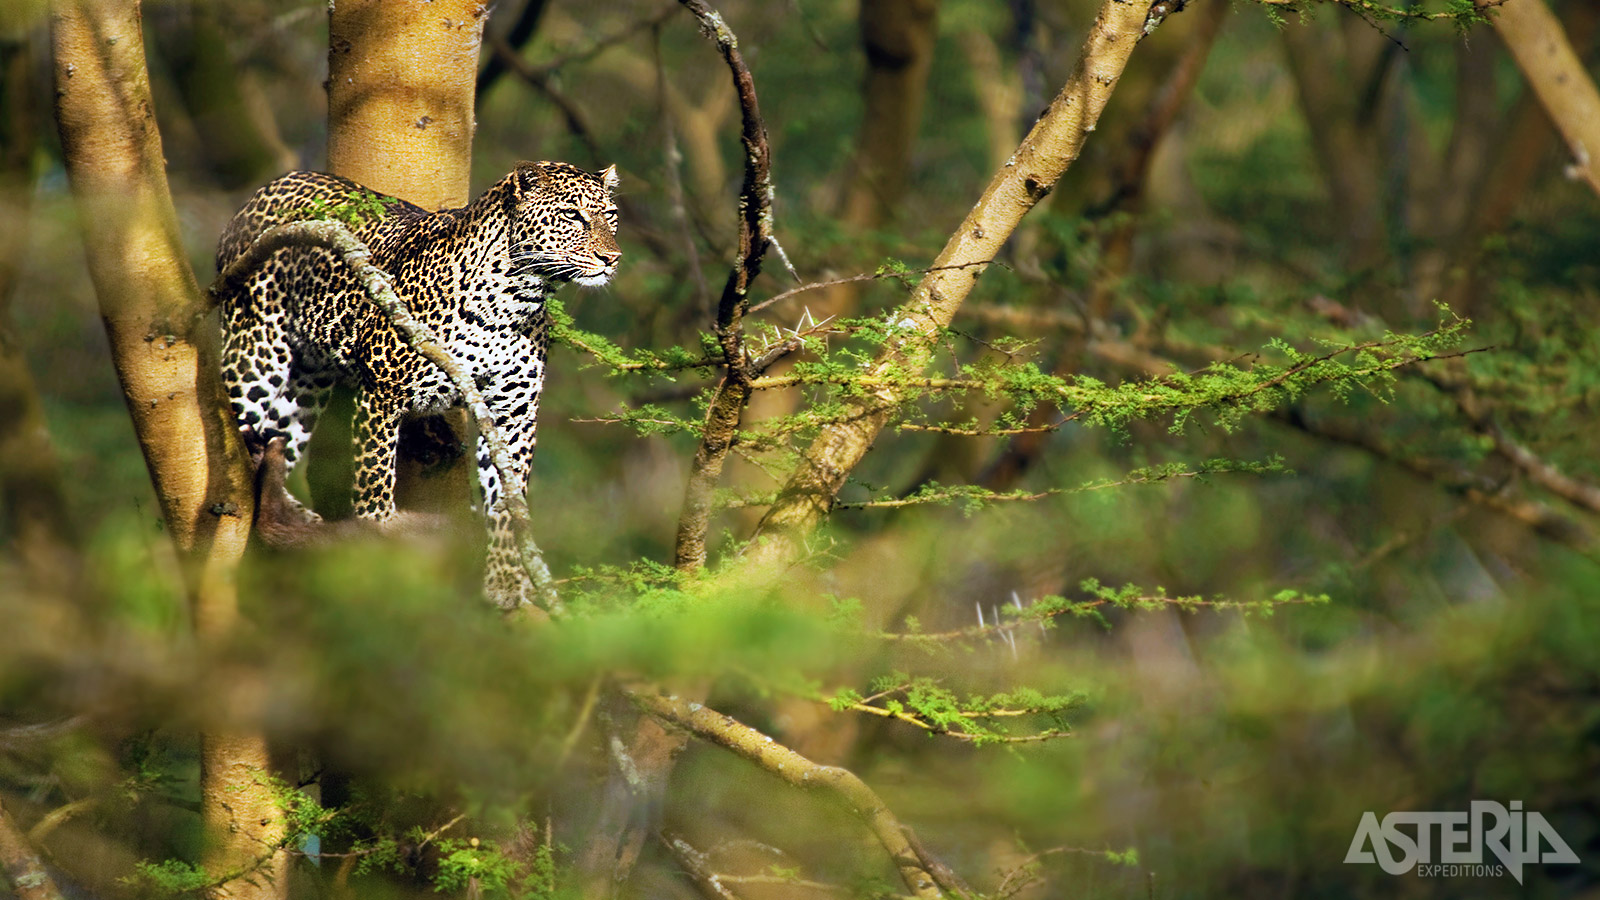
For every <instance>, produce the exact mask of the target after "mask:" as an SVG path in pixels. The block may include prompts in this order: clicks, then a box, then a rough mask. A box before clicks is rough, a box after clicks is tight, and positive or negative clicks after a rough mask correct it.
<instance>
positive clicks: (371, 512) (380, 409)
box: [353, 386, 405, 522]
mask: <svg viewBox="0 0 1600 900" xmlns="http://www.w3.org/2000/svg"><path fill="white" fill-rule="evenodd" d="M404 413H405V401H404V400H403V399H402V398H401V397H400V396H399V395H398V394H397V393H395V392H393V391H387V390H383V389H382V388H373V387H370V386H363V387H362V389H361V391H360V395H359V397H358V398H357V400H356V416H355V454H356V459H355V487H354V491H353V494H354V496H353V499H354V505H355V512H356V515H357V516H359V517H361V518H363V519H371V520H373V521H376V522H386V521H388V520H389V519H392V518H394V514H395V507H394V479H395V460H396V458H397V457H398V455H399V452H398V448H399V443H400V418H401V416H402V415H403V414H404Z"/></svg>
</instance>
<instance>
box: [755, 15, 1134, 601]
mask: <svg viewBox="0 0 1600 900" xmlns="http://www.w3.org/2000/svg"><path fill="white" fill-rule="evenodd" d="M1151 5H1152V4H1151V3H1150V2H1149V0H1137V2H1131V3H1130V2H1125V0H1107V2H1106V3H1105V4H1104V5H1103V6H1102V7H1101V9H1100V14H1099V16H1098V17H1097V18H1096V19H1095V23H1094V25H1093V26H1091V27H1090V29H1089V36H1088V39H1087V40H1086V41H1085V43H1084V47H1083V51H1082V54H1081V56H1080V57H1079V60H1078V64H1077V67H1076V68H1075V69H1074V71H1073V74H1072V76H1071V77H1070V78H1069V79H1068V80H1067V83H1066V85H1065V86H1064V87H1063V88H1062V89H1061V92H1060V93H1059V94H1057V95H1056V98H1055V100H1053V101H1052V102H1051V104H1050V106H1049V108H1048V109H1047V110H1046V111H1045V113H1044V115H1043V116H1042V117H1041V118H1040V119H1039V121H1038V122H1037V123H1035V125H1034V126H1033V129H1032V130H1031V131H1029V132H1028V136H1027V137H1026V138H1024V139H1023V141H1022V145H1021V146H1020V147H1018V148H1017V152H1016V154H1015V155H1014V156H1013V157H1012V158H1011V160H1009V161H1008V162H1007V164H1006V166H1005V167H1004V168H1002V169H1001V170H1000V171H999V172H997V173H996V174H995V176H994V178H993V179H992V180H991V181H990V182H989V186H988V187H987V188H986V189H985V190H984V192H983V196H982V197H980V198H979V200H978V203H977V205H976V206H974V207H973V208H972V211H971V212H969V213H968V214H967V217H966V219H965V220H964V221H963V222H962V223H961V225H960V227H958V228H957V229H956V231H955V233H954V234H952V235H951V237H950V240H949V241H948V242H947V243H946V244H945V247H944V250H943V251H942V252H940V254H939V256H938V258H937V259H935V260H934V262H933V267H932V268H933V269H934V270H935V271H933V272H931V273H930V274H929V275H928V276H927V277H925V278H924V279H923V280H922V281H920V282H919V283H918V284H917V288H916V291H915V292H914V293H913V294H912V296H911V298H910V299H909V300H908V301H907V302H906V303H905V304H904V305H902V306H901V307H900V308H899V309H898V310H897V311H895V312H894V313H893V314H892V319H891V320H892V321H896V322H899V323H901V327H900V332H899V335H898V336H897V337H896V338H895V339H892V340H891V341H889V343H888V345H887V346H886V348H885V350H884V352H883V353H882V354H881V355H880V356H879V358H878V360H877V361H876V363H875V364H874V365H873V367H872V369H871V371H870V372H869V373H868V374H870V375H874V376H885V375H889V374H891V373H892V372H895V371H901V372H912V373H915V372H920V371H921V370H922V369H923V368H924V367H925V366H926V365H927V363H928V361H929V359H930V358H931V356H932V349H933V346H934V342H935V338H936V336H937V334H938V332H939V331H940V329H942V328H944V327H946V326H947V325H949V324H950V322H951V320H952V319H953V318H954V317H955V313H956V310H957V309H959V308H960V306H961V304H962V302H963V301H965V300H966V298H967V295H968V294H969V293H970V292H971V291H972V287H973V285H974V284H975V283H976V282H977V280H978V277H979V276H980V275H981V274H982V272H983V269H984V267H985V266H987V265H988V263H989V262H990V261H991V260H993V259H994V256H995V254H996V253H998V252H999V250H1000V247H1001V246H1002V245H1004V244H1005V242H1006V240H1007V238H1009V237H1010V236H1011V233H1012V231H1013V230H1015V228H1016V227H1017V224H1018V223H1019V222H1021V220H1022V217H1023V216H1025V215H1027V213H1028V211H1029V210H1031V209H1033V207H1034V206H1035V205H1036V204H1037V203H1038V202H1039V201H1040V200H1041V199H1043V198H1044V197H1045V196H1046V195H1048V194H1049V193H1050V190H1051V189H1052V188H1053V187H1054V186H1055V184H1056V181H1057V180H1058V179H1059V178H1060V177H1061V175H1062V173H1063V172H1065V171H1066V170H1067V167H1068V166H1070V165H1071V164H1072V161H1073V160H1075V159H1076V158H1077V156H1078V154H1079V152H1080V151H1081V150H1082V148H1083V143H1084V141H1085V139H1086V138H1087V137H1088V134H1089V132H1090V131H1092V130H1093V129H1094V126H1095V123H1096V122H1097V121H1098V120H1099V118H1100V114H1101V112H1102V111H1103V110H1104V109H1105V106H1106V102H1107V101H1108V100H1110V98H1111V94H1112V91H1114V90H1115V89H1116V85H1117V81H1118V79H1119V78H1120V77H1121V76H1122V71H1123V69H1124V67H1125V66H1126V65H1127V62H1128V57H1129V55H1130V54H1132V52H1133V48H1134V46H1135V45H1137V44H1138V42H1139V40H1140V39H1141V38H1142V37H1143V36H1144V34H1145V31H1144V29H1145V23H1146V20H1147V19H1148V17H1149V12H1150V7H1151ZM897 399H898V396H897V394H896V392H895V391H894V390H893V388H884V389H882V390H880V391H878V392H876V394H875V395H874V396H873V397H872V398H871V399H870V400H869V401H867V402H865V403H862V404H858V405H857V406H856V408H855V409H854V412H855V415H852V416H847V417H845V418H846V421H844V422H841V423H839V424H835V425H830V426H828V427H827V428H824V429H823V430H822V433H821V434H819V435H818V436H817V438H816V439H815V440H814V441H813V442H812V444H811V446H810V447H808V448H807V449H806V452H805V454H804V456H803V457H802V459H801V460H800V462H799V464H798V465H797V466H796V467H795V469H794V471H793V472H792V473H791V474H790V476H789V479H788V481H787V483H786V484H785V485H784V488H783V490H782V491H781V492H780V493H779V495H778V499H777V501H776V502H775V503H774V504H773V505H772V507H771V508H770V509H769V510H768V511H767V514H766V516H765V517H763V519H762V521H761V524H760V525H759V526H758V529H757V538H758V539H757V541H756V543H755V544H753V545H752V547H751V549H750V550H749V551H747V554H746V558H747V563H748V564H749V566H750V567H751V569H752V570H753V572H754V573H757V575H758V577H761V578H766V577H772V576H773V575H774V574H776V571H775V570H776V569H777V568H779V567H782V566H786V565H788V564H790V563H792V562H794V561H795V560H797V559H799V558H800V557H801V555H802V554H803V552H804V547H805V538H806V537H807V535H809V534H810V533H811V532H812V531H813V530H814V529H815V528H816V527H817V526H818V525H820V524H821V522H822V520H823V519H824V518H825V517H826V516H827V514H828V512H829V510H831V509H832V506H833V502H834V499H835V497H836V496H837V494H838V492H839V489H840V488H841V487H842V486H843V485H844V481H845V478H846V477H847V476H848V475H849V473H850V472H851V471H852V470H853V469H854V468H855V467H856V465H857V464H858V463H859V462H860V461H861V459H862V457H863V456H865V455H866V453H867V451H868V450H870V449H871V447H872V443H873V441H874V440H876V439H877V436H878V434H879V433H880V432H881V431H882V430H883V427H884V426H885V425H886V424H888V422H889V419H890V417H891V416H892V414H893V411H894V406H895V403H896V401H897Z"/></svg>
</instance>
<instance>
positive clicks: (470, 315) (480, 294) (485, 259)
mask: <svg viewBox="0 0 1600 900" xmlns="http://www.w3.org/2000/svg"><path fill="white" fill-rule="evenodd" d="M513 202H514V201H513V198H512V184H511V178H510V177H509V176H508V177H507V178H502V179H501V180H500V181H498V182H496V183H495V184H493V185H491V186H490V187H489V189H488V190H486V191H484V192H483V193H482V194H480V195H479V196H478V198H477V199H475V200H473V201H472V202H471V203H469V204H468V205H467V206H465V207H462V208H460V209H453V210H444V211H442V212H440V213H436V214H435V215H436V216H439V217H448V219H447V221H446V223H445V224H446V226H447V227H446V229H445V232H446V233H445V234H443V235H441V236H440V237H439V238H435V239H444V240H448V241H451V242H452V243H453V244H454V245H455V246H456V248H457V251H456V257H457V259H459V260H460V262H461V269H460V271H459V272H458V273H456V275H457V278H458V280H457V281H456V283H455V284H453V285H452V286H451V287H452V290H453V292H454V293H455V294H456V296H457V297H458V298H459V300H460V304H461V306H460V308H461V312H462V317H463V318H464V319H465V321H466V322H467V323H468V324H470V325H473V326H476V327H479V328H484V329H488V330H492V331H501V330H507V329H509V330H513V331H516V332H520V333H524V334H527V333H531V332H533V331H535V330H539V329H542V328H543V327H544V326H545V324H546V321H547V319H548V316H547V314H546V312H545V306H544V301H545V297H546V296H547V295H548V294H549V293H550V292H551V291H552V290H553V289H554V286H553V285H551V284H549V283H548V282H546V281H545V279H544V278H543V277H542V276H540V275H537V274H534V273H532V272H522V273H518V272H516V271H515V270H514V269H513V267H512V263H511V210H512V205H513Z"/></svg>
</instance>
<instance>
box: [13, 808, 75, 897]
mask: <svg viewBox="0 0 1600 900" xmlns="http://www.w3.org/2000/svg"><path fill="white" fill-rule="evenodd" d="M0 874H4V875H5V877H6V880H7V881H9V882H11V889H12V890H13V891H14V892H15V894H16V898H17V900H61V890H60V889H59V888H57V887H56V883H55V879H53V878H51V877H50V873H49V872H48V871H47V870H46V869H45V867H44V862H43V861H42V860H40V859H39V854H38V853H36V852H34V849H33V847H31V846H29V844H28V839H27V838H26V837H25V836H24V835H23V834H22V831H21V829H19V828H17V825H16V823H15V822H14V821H12V819H11V816H10V815H9V814H7V813H6V811H5V808H4V807H0Z"/></svg>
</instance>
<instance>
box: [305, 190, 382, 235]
mask: <svg viewBox="0 0 1600 900" xmlns="http://www.w3.org/2000/svg"><path fill="white" fill-rule="evenodd" d="M399 202H400V200H399V198H398V197H389V196H386V195H382V194H376V193H373V192H372V191H369V190H366V189H365V188H363V189H361V190H355V191H351V192H350V193H349V195H347V196H346V197H344V198H342V199H339V200H333V201H330V200H326V199H324V198H322V197H315V198H312V199H311V200H309V201H307V202H306V204H305V205H304V206H302V207H300V208H299V209H297V210H295V211H294V215H293V216H292V220H294V221H316V220H328V221H333V222H342V223H344V224H345V225H348V226H350V227H351V228H359V227H361V226H362V225H365V224H367V223H369V222H375V221H377V220H379V219H382V218H383V217H384V216H386V215H388V214H389V207H391V206H393V205H395V204H396V203H399Z"/></svg>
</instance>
